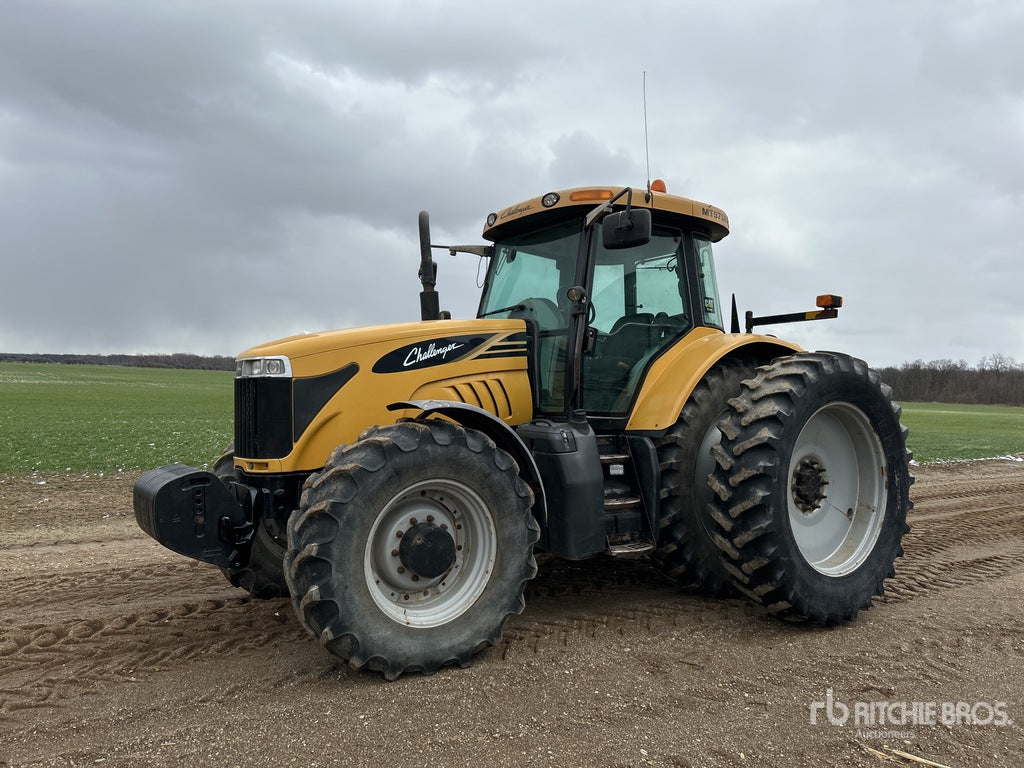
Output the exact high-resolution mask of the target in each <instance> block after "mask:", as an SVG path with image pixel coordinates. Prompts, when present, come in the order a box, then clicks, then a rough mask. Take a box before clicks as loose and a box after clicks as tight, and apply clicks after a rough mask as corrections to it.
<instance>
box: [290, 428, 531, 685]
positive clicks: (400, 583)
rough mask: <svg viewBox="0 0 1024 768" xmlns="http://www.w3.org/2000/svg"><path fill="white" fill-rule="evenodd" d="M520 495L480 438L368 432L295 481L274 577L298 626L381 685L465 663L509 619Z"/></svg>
mask: <svg viewBox="0 0 1024 768" xmlns="http://www.w3.org/2000/svg"><path fill="white" fill-rule="evenodd" d="M532 506H533V493H532V491H531V490H530V488H529V487H528V486H527V485H526V483H525V482H523V480H522V479H521V478H520V477H519V468H518V466H517V465H516V463H515V461H514V460H513V459H512V457H511V456H509V455H508V454H507V453H505V452H504V451H502V450H500V449H498V448H497V447H496V446H495V444H494V442H493V441H492V440H491V439H490V438H488V437H487V436H486V435H484V434H483V433H481V432H477V431H475V430H469V429H463V428H462V427H460V426H458V425H455V424H452V423H449V422H446V421H439V420H430V421H408V422H400V423H398V424H394V425H391V426H386V427H375V428H372V429H370V430H368V431H367V432H365V433H364V434H363V435H362V436H361V437H360V439H359V440H358V441H357V442H356V443H353V444H352V445H349V446H343V447H341V448H339V449H338V450H336V451H335V452H334V453H333V454H332V455H331V457H330V459H329V460H328V462H327V465H326V466H325V467H324V469H323V471H322V472H319V473H317V474H315V475H312V476H311V477H310V478H309V479H308V480H307V482H306V484H305V486H304V489H303V494H302V501H301V505H300V509H298V510H297V511H296V512H294V513H293V514H292V516H291V518H290V520H289V523H288V553H287V555H286V557H285V574H286V579H287V582H288V586H289V588H290V590H291V594H292V602H293V605H294V607H295V612H296V614H297V615H298V617H299V620H300V622H301V623H302V625H303V626H304V627H305V628H306V629H307V630H308V631H309V632H310V634H312V635H313V636H314V637H316V638H317V639H318V640H319V641H320V643H321V644H322V645H323V646H324V647H325V648H326V649H327V650H328V651H330V652H331V653H333V654H334V655H336V656H338V657H339V658H341V659H344V660H346V661H347V662H348V663H349V664H350V665H351V666H352V667H354V668H356V669H360V668H363V667H367V668H369V669H374V670H378V671H380V672H382V673H383V674H384V676H385V677H386V678H387V679H389V680H393V679H395V678H397V677H398V676H399V675H401V674H402V673H403V672H407V671H420V672H423V673H425V674H432V673H434V672H436V671H437V670H438V669H439V668H440V667H442V666H446V665H449V664H458V665H460V666H465V665H467V664H468V663H469V662H470V660H471V658H472V656H473V655H474V654H475V653H477V652H478V651H480V650H481V649H482V648H484V647H486V646H488V645H493V644H494V643H496V642H497V641H498V640H499V638H500V637H501V629H502V626H503V624H504V623H505V621H506V620H507V619H508V617H509V616H511V615H512V614H516V613H520V612H521V611H522V610H523V607H524V602H523V589H524V585H525V583H526V582H527V581H528V580H529V579H531V578H533V576H534V575H535V574H536V572H537V565H536V562H535V560H534V556H533V545H534V543H535V542H536V541H537V539H538V538H539V527H538V525H537V522H536V521H535V520H534V518H533V516H532V514H531V508H532Z"/></svg>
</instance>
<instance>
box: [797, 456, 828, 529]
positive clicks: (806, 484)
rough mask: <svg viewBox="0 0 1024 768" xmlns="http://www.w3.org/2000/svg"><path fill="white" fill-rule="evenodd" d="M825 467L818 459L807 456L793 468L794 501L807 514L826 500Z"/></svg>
mask: <svg viewBox="0 0 1024 768" xmlns="http://www.w3.org/2000/svg"><path fill="white" fill-rule="evenodd" d="M827 485H828V479H827V478H826V477H825V467H824V466H823V465H822V464H821V462H819V461H818V460H817V459H814V458H810V457H806V458H803V459H801V460H800V463H799V464H797V465H796V469H795V470H793V484H792V485H791V486H790V491H791V492H792V494H793V503H794V504H796V506H797V509H799V510H800V511H801V512H803V513H804V514H805V515H810V514H812V513H813V512H814V511H815V510H817V509H818V507H820V506H821V502H823V501H824V500H825V486H827Z"/></svg>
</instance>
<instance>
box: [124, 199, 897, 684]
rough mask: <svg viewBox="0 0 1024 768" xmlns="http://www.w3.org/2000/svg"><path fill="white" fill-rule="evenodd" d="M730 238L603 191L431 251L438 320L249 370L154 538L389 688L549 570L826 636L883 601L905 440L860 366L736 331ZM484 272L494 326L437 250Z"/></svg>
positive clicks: (440, 659)
mask: <svg viewBox="0 0 1024 768" xmlns="http://www.w3.org/2000/svg"><path fill="white" fill-rule="evenodd" d="M728 226H729V221H728V218H727V217H726V215H725V213H724V212H723V211H722V210H720V209H719V208H716V207H714V206H711V205H706V204H704V203H700V202H696V201H693V200H689V199H686V198H683V197H679V196H676V195H671V194H668V193H667V192H666V190H665V186H664V184H663V183H662V182H660V181H656V182H654V183H653V184H649V185H647V187H646V188H641V189H638V190H633V189H631V188H628V187H627V188H618V187H607V186H595V187H586V188H577V189H569V190H564V191H559V192H549V193H547V194H545V195H543V196H542V197H537V198H534V199H532V200H527V201H525V202H521V203H518V204H516V205H512V206H510V207H508V208H505V209H503V210H500V211H497V212H496V213H492V214H490V215H489V216H488V217H487V221H486V224H485V226H484V229H483V236H484V238H485V239H486V240H487V241H489V243H490V244H488V245H482V246H438V245H435V244H432V243H431V240H430V232H429V220H428V217H427V214H426V212H423V213H421V214H420V245H421V259H420V273H419V277H420V281H421V283H422V291H421V293H420V305H421V306H420V308H421V315H422V320H421V321H419V322H413V323H401V324H395V325H384V326H377V327H367V328H356V329H347V330H338V331H330V332H325V333H311V334H304V335H301V336H294V337H291V338H286V339H282V340H280V341H275V342H272V343H270V344H265V345H263V346H258V347H254V348H252V349H249V350H247V351H246V352H243V353H242V354H241V355H240V356H239V357H238V358H237V368H236V377H235V438H234V443H233V446H232V448H231V449H229V451H228V452H227V453H226V454H225V455H224V456H223V457H221V459H220V460H219V461H217V462H216V463H215V464H214V466H213V467H212V471H210V472H207V471H202V470H198V469H194V468H191V467H187V466H184V465H181V464H173V465H170V466H166V467H161V468H159V469H154V470H151V471H150V472H147V473H145V474H143V475H142V476H141V477H140V478H139V480H138V481H137V483H136V485H135V492H134V506H135V514H136V519H137V520H138V522H139V525H140V526H141V527H142V528H143V529H144V530H145V531H146V532H147V533H149V534H150V535H151V536H153V537H154V538H155V539H156V540H157V541H159V542H161V543H162V544H164V545H165V546H167V547H168V548H170V549H172V550H174V551H176V552H179V553H181V554H184V555H187V556H189V557H193V558H196V559H198V560H203V561H206V562H209V563H212V564H214V565H216V566H219V567H220V568H222V569H223V570H224V572H225V574H226V575H227V577H228V578H229V579H230V580H231V582H232V583H233V584H235V585H236V586H239V587H242V588H244V589H246V590H248V591H249V592H250V593H251V594H253V595H254V596H256V597H261V598H271V597H285V596H290V598H291V601H292V604H293V606H294V608H295V612H296V614H297V616H298V618H299V621H300V622H301V623H302V625H303V626H304V627H305V628H306V629H307V630H308V631H309V632H310V633H311V634H312V635H313V636H314V637H315V638H317V640H319V642H320V643H321V644H322V645H323V646H324V647H325V648H326V649H327V650H328V651H330V652H331V653H333V654H335V655H337V656H338V657H340V658H342V659H344V660H346V661H348V662H349V663H350V664H351V665H352V666H354V667H356V668H363V667H365V668H369V669H374V670H378V671H380V672H382V673H383V674H384V676H385V677H387V678H388V679H394V678H395V677H397V676H399V675H401V674H402V673H403V672H406V671H420V672H423V673H427V674H430V673H433V672H435V671H436V670H437V669H438V668H440V667H442V666H446V665H450V664H457V665H460V666H464V665H466V664H468V663H469V661H470V660H471V658H472V656H473V655H474V654H475V653H477V652H478V651H479V650H481V649H482V648H484V647H486V646H488V645H491V644H493V643H495V642H497V641H498V639H499V637H500V635H501V631H502V626H503V624H504V623H505V621H506V620H507V619H508V617H509V616H510V615H512V614H515V613H519V612H520V611H522V610H523V606H524V603H523V592H524V585H525V584H526V582H527V581H529V580H530V579H531V578H532V577H533V576H534V575H535V573H536V571H537V566H536V560H535V552H546V553H551V554H552V555H556V556H561V557H564V558H570V559H583V558H588V557H592V556H595V555H600V554H606V555H610V556H614V557H640V556H647V557H649V558H650V559H651V560H652V561H653V562H654V563H655V564H656V565H657V566H658V567H660V568H662V569H663V570H664V571H665V573H667V574H668V575H669V576H671V577H672V578H673V579H675V580H676V581H677V582H678V583H679V584H680V585H683V586H692V585H694V584H700V585H703V587H704V588H705V589H707V590H708V591H710V592H712V593H719V594H728V593H732V594H735V593H740V594H742V595H745V596H747V597H748V598H750V599H751V600H753V601H755V602H757V603H759V604H761V605H763V606H764V607H765V608H766V609H767V610H768V611H770V612H772V613H774V614H776V615H778V616H780V617H781V618H783V619H787V620H794V621H808V620H809V621H811V622H815V623H818V624H823V625H830V624H835V623H839V622H843V621H847V620H850V619H852V618H853V617H854V616H855V615H856V614H857V612H858V611H860V610H861V609H862V608H864V607H866V606H867V605H869V604H870V602H871V600H872V597H873V596H874V595H876V594H881V593H882V591H883V581H884V579H885V578H886V577H888V576H891V575H892V573H893V563H894V561H895V559H896V558H897V557H899V556H900V555H902V553H903V550H902V549H901V546H900V541H901V538H902V536H903V534H904V532H905V530H906V515H907V510H908V508H909V507H910V501H909V487H910V483H911V481H912V479H911V477H910V475H909V472H908V458H909V454H908V453H907V450H906V429H905V428H904V427H903V426H901V424H900V410H899V408H898V406H895V405H894V404H893V402H892V393H891V390H890V389H889V388H888V387H887V386H886V385H885V384H883V383H882V382H881V381H880V380H879V378H878V376H877V375H876V374H875V373H874V372H873V371H871V370H870V369H869V368H868V366H867V365H866V364H865V363H864V362H862V361H860V360H857V359H855V358H852V357H849V356H847V355H843V354H838V353H834V352H817V353H809V352H805V351H803V350H801V349H800V348H799V347H798V346H797V345H795V344H792V343H789V342H786V341H782V340H781V339H778V338H775V337H774V336H767V335H760V334H756V333H754V332H753V329H754V327H755V326H758V325H768V324H776V323H783V322H792V321H795V320H812V319H822V318H830V317H835V316H836V315H837V313H838V308H839V306H841V303H842V301H841V299H840V298H839V297H838V296H831V295H826V296H821V297H818V302H817V303H818V309H816V310H814V311H811V312H798V313H794V314H788V315H774V316H767V317H754V316H753V314H752V313H750V312H747V313H746V324H745V326H746V327H745V329H744V331H743V332H741V330H740V327H739V317H738V313H737V311H736V303H735V300H734V301H733V302H732V307H731V312H730V317H729V318H728V320H729V326H730V329H729V330H730V332H726V318H725V317H724V316H723V315H724V313H723V308H722V303H721V301H720V300H719V296H718V288H717V285H716V280H715V270H714V263H713V260H712V245H713V244H714V243H717V242H718V241H719V240H721V239H722V238H723V237H725V236H726V235H727V234H728V231H729V230H728ZM438 248H440V249H444V250H448V251H451V252H452V253H457V252H460V251H461V252H468V253H470V254H475V255H477V256H479V257H480V258H481V259H483V260H484V261H485V262H486V264H487V271H486V277H485V279H484V285H483V290H482V295H481V298H480V306H479V310H478V312H477V317H476V318H475V319H470V320H452V319H450V317H449V315H448V313H447V312H442V311H440V309H439V302H438V295H437V292H436V290H435V280H436V273H437V269H436V265H435V262H434V260H433V258H432V255H431V254H432V251H433V249H438Z"/></svg>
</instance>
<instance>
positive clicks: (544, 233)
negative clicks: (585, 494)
mask: <svg viewBox="0 0 1024 768" xmlns="http://www.w3.org/2000/svg"><path fill="white" fill-rule="evenodd" d="M582 230H583V222H582V220H580V219H577V218H574V219H571V220H569V221H563V222H561V223H559V224H555V225H553V226H550V227H545V228H544V229H540V230H537V231H534V232H528V233H525V234H523V235H520V236H516V237H509V238H507V239H505V240H501V241H499V242H497V243H495V244H494V255H493V256H492V257H491V264H490V269H489V270H488V271H487V280H486V283H485V284H484V290H483V296H482V297H481V299H480V311H479V312H478V314H477V316H478V317H513V318H518V319H520V320H526V321H528V325H527V328H528V330H529V332H530V333H531V334H532V335H533V336H534V345H535V348H536V350H537V354H536V360H537V378H538V382H537V384H538V388H539V392H538V394H539V398H538V400H539V405H540V410H541V411H542V412H544V411H546V412H561V411H562V410H563V409H564V408H565V369H566V366H565V363H566V350H567V348H568V333H569V330H568V329H569V300H568V299H567V298H566V289H568V288H569V287H570V286H572V285H573V283H574V281H575V278H576V264H577V261H578V258H579V248H580V236H581V233H582Z"/></svg>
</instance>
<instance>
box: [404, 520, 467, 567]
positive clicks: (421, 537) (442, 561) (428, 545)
mask: <svg viewBox="0 0 1024 768" xmlns="http://www.w3.org/2000/svg"><path fill="white" fill-rule="evenodd" d="M398 559H399V560H400V561H401V563H402V565H403V566H405V567H406V568H407V569H408V570H410V571H412V572H413V573H414V574H416V575H417V576H419V577H420V578H423V579H436V578H437V577H438V576H440V575H441V574H443V573H445V572H446V571H447V570H448V569H450V568H451V567H452V565H454V564H455V539H453V538H452V536H451V534H450V533H448V531H447V530H444V529H443V528H440V527H438V526H436V525H434V524H433V523H417V524H416V525H414V526H412V527H411V528H410V529H409V530H408V531H406V532H405V535H404V536H402V543H401V544H400V545H399V546H398Z"/></svg>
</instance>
